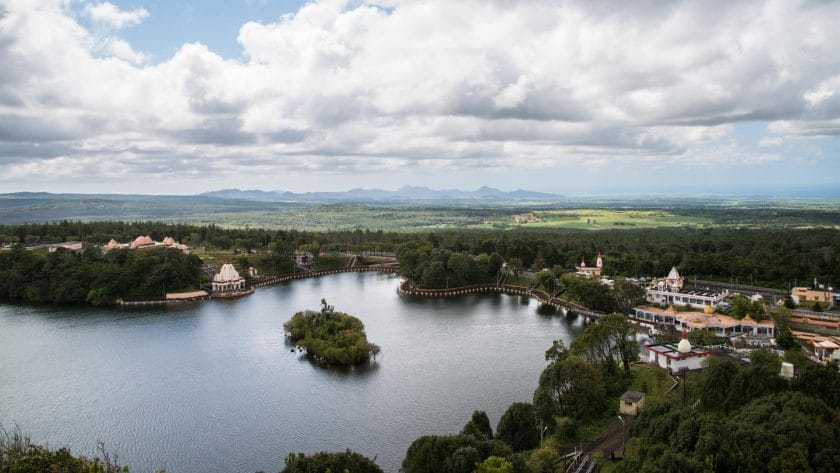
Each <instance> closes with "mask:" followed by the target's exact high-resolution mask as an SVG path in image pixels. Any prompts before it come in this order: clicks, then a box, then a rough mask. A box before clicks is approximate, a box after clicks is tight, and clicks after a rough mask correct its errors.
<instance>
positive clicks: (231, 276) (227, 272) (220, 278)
mask: <svg viewBox="0 0 840 473" xmlns="http://www.w3.org/2000/svg"><path fill="white" fill-rule="evenodd" d="M240 279H242V277H241V276H240V275H239V273H238V272H237V271H236V268H234V267H233V265H232V264H230V263H225V264H223V265H222V269H221V270H220V271H219V274H217V275H215V276H213V281H214V282H231V281H238V280H240Z"/></svg>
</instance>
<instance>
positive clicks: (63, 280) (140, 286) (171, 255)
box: [0, 248, 201, 305]
mask: <svg viewBox="0 0 840 473" xmlns="http://www.w3.org/2000/svg"><path fill="white" fill-rule="evenodd" d="M200 269H201V260H200V259H198V257H196V256H194V255H185V254H183V253H181V252H180V251H178V250H174V249H155V250H127V249H121V250H113V251H109V252H108V253H106V254H102V253H101V252H100V251H99V249H98V248H87V249H85V250H84V251H81V252H77V253H74V252H71V251H67V250H64V249H58V250H57V251H55V252H52V253H46V254H45V253H41V252H36V251H25V250H23V249H21V248H15V249H12V250H11V251H2V252H0V299H6V300H17V301H24V302H33V303H53V304H71V303H72V304H79V303H91V304H94V305H103V304H108V303H112V302H114V301H115V300H116V299H117V298H122V297H128V298H131V297H160V296H162V295H163V294H164V293H165V292H175V291H179V290H184V289H189V288H195V287H196V286H197V285H198V282H199V279H200V276H199V275H200Z"/></svg>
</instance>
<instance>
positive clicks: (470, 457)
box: [443, 447, 481, 473]
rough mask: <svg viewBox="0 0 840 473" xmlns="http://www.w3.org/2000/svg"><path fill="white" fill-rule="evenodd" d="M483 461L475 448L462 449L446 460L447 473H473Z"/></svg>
mask: <svg viewBox="0 0 840 473" xmlns="http://www.w3.org/2000/svg"><path fill="white" fill-rule="evenodd" d="M480 461H481V457H480V456H479V453H478V450H476V449H475V447H461V448H459V449H457V450H455V451H454V452H452V454H451V455H449V456H448V457H447V458H446V460H444V462H443V464H444V470H443V471H444V472H445V473H472V472H473V471H475V467H476V465H478V463H479V462H480Z"/></svg>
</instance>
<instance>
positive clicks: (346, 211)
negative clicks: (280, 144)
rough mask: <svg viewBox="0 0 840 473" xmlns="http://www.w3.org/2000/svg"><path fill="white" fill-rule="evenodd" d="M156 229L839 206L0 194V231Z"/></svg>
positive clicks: (792, 213) (466, 223)
mask: <svg viewBox="0 0 840 473" xmlns="http://www.w3.org/2000/svg"><path fill="white" fill-rule="evenodd" d="M65 219H66V220H83V221H91V220H125V221H150V220H152V221H161V222H172V223H189V224H197V225H209V224H214V225H218V226H221V227H238V228H242V227H245V226H251V227H260V228H269V229H279V228H283V229H299V230H313V231H324V230H355V229H362V230H364V229H371V230H387V231H402V232H415V231H432V230H444V229H497V230H520V229H525V230H529V229H532V230H537V231H539V230H558V229H567V230H608V229H609V230H621V229H639V228H668V227H693V228H715V227H717V228H815V227H822V228H836V229H840V200H838V199H822V200H819V199H817V200H814V199H775V200H774V199H763V200H762V199H729V200H726V199H703V198H693V199H691V198H681V199H664V198H658V199H646V200H645V199H630V200H628V199H624V200H621V199H612V200H610V199H588V200H574V201H572V200H570V201H568V202H557V203H551V204H547V203H528V202H511V203H493V202H490V203H482V202H475V203H471V204H470V206H464V205H463V204H458V205H456V204H450V205H445V204H436V205H407V204H381V203H379V204H374V203H371V204H363V203H289V202H249V201H235V200H231V201H228V200H218V199H216V200H208V199H203V198H197V197H162V196H158V197H150V196H118V197H109V198H94V197H91V198H79V197H76V198H61V197H50V198H44V197H37V196H36V197H29V198H12V197H9V196H8V195H6V196H5V197H4V196H3V195H0V222H3V223H6V224H14V223H26V222H38V223H40V222H45V221H59V220H65Z"/></svg>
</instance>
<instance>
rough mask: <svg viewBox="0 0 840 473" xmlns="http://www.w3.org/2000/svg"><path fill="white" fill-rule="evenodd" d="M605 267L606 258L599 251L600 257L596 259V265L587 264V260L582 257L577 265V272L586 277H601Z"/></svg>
mask: <svg viewBox="0 0 840 473" xmlns="http://www.w3.org/2000/svg"><path fill="white" fill-rule="evenodd" d="M603 269H604V259H603V258H602V256H601V253H598V258H597V259H596V260H595V266H587V265H586V260H584V259H581V260H580V264H579V265H576V266H575V271H576V272H575V274H576V275H578V276H582V277H585V278H598V277H601V274H602V273H603Z"/></svg>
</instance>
